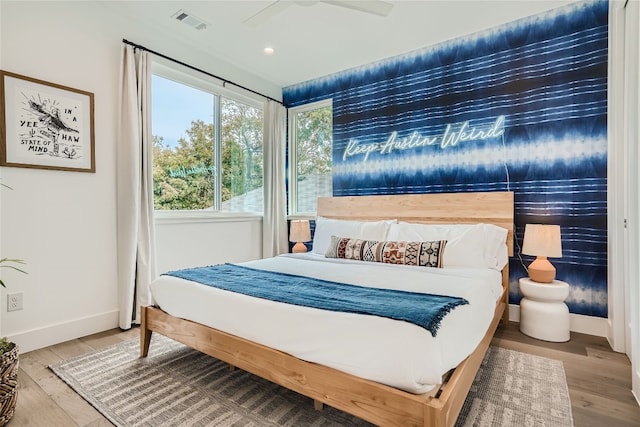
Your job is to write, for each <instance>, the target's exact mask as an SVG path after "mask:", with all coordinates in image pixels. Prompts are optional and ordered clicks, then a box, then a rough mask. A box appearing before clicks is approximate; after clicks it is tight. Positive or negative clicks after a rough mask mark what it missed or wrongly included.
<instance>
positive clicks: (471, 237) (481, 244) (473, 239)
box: [387, 222, 509, 270]
mask: <svg viewBox="0 0 640 427" xmlns="http://www.w3.org/2000/svg"><path fill="white" fill-rule="evenodd" d="M387 238H388V239H389V240H405V241H433V240H446V241H447V245H446V246H445V249H444V254H443V258H442V265H443V267H480V268H492V269H495V270H502V268H503V267H504V266H505V265H506V264H507V262H508V261H509V255H508V252H507V245H506V239H507V230H506V229H505V228H502V227H498V226H497V225H493V224H415V223H409V222H399V223H397V224H392V225H391V226H390V228H389V233H388V237H387Z"/></svg>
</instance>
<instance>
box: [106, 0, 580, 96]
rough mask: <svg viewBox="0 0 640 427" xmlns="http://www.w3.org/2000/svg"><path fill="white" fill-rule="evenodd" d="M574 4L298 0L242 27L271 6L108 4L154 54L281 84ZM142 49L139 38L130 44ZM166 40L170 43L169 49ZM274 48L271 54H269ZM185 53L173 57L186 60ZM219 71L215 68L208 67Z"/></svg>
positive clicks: (259, 3) (567, 0) (505, 0)
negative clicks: (378, 4) (381, 9)
mask: <svg viewBox="0 0 640 427" xmlns="http://www.w3.org/2000/svg"><path fill="white" fill-rule="evenodd" d="M574 1H575V0H565V1H560V0H558V1H556V0H535V1H525V0H519V1H514V0H511V1H508V0H502V1H484V0H475V1H473V0H468V1H461V0H457V1H456V0H447V1H436V0H425V1H398V0H387V2H388V3H391V4H392V5H393V8H392V9H391V12H390V13H389V14H388V15H387V16H386V17H381V16H377V15H373V14H370V13H364V12H360V11H356V10H352V9H348V8H344V7H339V6H336V5H333V4H329V3H328V2H327V3H325V2H317V1H295V2H290V3H291V4H289V5H287V7H284V8H283V10H281V11H280V12H279V13H278V14H276V15H274V16H272V17H271V18H270V19H268V20H266V21H265V22H263V23H261V24H259V25H257V26H249V25H247V24H246V23H243V21H245V20H246V19H248V18H249V17H251V16H252V15H254V14H256V13H257V12H258V11H260V10H261V9H263V8H264V7H266V6H268V5H270V4H271V3H273V2H272V1H268V0H267V1H240V0H236V1H110V2H104V3H103V4H104V5H106V7H108V8H110V9H111V11H112V12H113V13H115V14H117V15H118V16H119V17H122V20H121V21H120V25H124V26H126V25H135V26H136V33H139V32H140V31H143V32H144V33H145V34H151V35H153V38H152V39H153V45H152V46H149V45H145V46H146V47H148V48H149V49H152V50H156V51H157V52H160V53H163V54H167V55H171V53H170V52H169V53H167V52H165V51H163V49H162V48H163V46H165V45H169V44H170V43H168V42H169V40H171V43H172V44H173V45H175V43H176V42H177V41H178V42H180V43H182V44H186V45H188V46H189V47H190V48H193V49H195V50H197V51H199V52H200V54H204V55H213V56H215V57H217V58H220V59H222V60H224V61H226V62H228V63H231V64H233V65H234V66H235V67H238V68H240V69H242V70H245V71H248V72H249V73H252V74H254V75H257V76H259V77H261V78H262V79H264V80H266V81H268V82H270V83H272V84H275V85H277V86H279V87H284V86H288V85H291V84H294V83H299V82H303V81H306V80H310V79H313V78H317V77H321V76H325V75H328V74H332V73H335V72H338V71H341V70H344V69H347V68H351V67H355V66H358V65H363V64H367V63H370V62H374V61H377V60H380V59H383V58H388V57H391V56H395V55H398V54H401V53H405V52H408V51H411V50H415V49H419V48H422V47H425V46H430V45H433V44H436V43H439V42H442V41H445V40H449V39H452V38H455V37H459V36H463V35H467V34H471V33H474V32H477V31H480V30H483V29H487V28H491V27H494V26H497V25H500V24H503V23H506V22H510V21H513V20H516V19H519V18H522V17H525V16H529V15H534V14H537V13H541V12H544V11H546V10H549V9H553V8H556V7H560V6H563V5H566V4H568V3H572V2H574ZM181 9H183V10H185V11H187V12H188V13H189V14H191V15H193V16H195V17H197V18H200V19H202V20H203V21H205V22H206V24H207V28H206V29H204V30H196V29H195V28H192V27H190V26H188V25H186V24H184V23H182V22H179V21H177V20H176V19H174V18H172V15H174V14H175V13H176V12H178V11H179V10H181ZM131 41H133V42H137V43H140V44H143V45H144V43H141V42H139V41H138V40H131ZM165 42H166V44H165ZM266 46H270V47H273V48H274V49H275V52H274V53H273V54H272V55H265V54H264V53H263V49H264V48H265V47H266ZM179 56H180V55H177V56H176V55H173V57H175V58H176V59H179V60H180V59H181V58H180V57H179ZM208 71H210V72H213V73H215V70H208Z"/></svg>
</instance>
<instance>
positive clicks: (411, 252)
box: [325, 236, 447, 268]
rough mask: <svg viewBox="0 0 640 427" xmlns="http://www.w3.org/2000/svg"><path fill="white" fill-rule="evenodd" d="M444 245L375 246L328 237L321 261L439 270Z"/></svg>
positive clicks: (372, 242)
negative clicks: (346, 261) (371, 263)
mask: <svg viewBox="0 0 640 427" xmlns="http://www.w3.org/2000/svg"><path fill="white" fill-rule="evenodd" d="M446 244H447V241H446V240H436V241H433V242H393V241H386V242H379V241H377V240H361V239H352V238H349V237H337V236H331V242H330V243H329V247H328V248H327V252H326V253H325V257H327V258H344V259H353V260H358V261H371V262H385V263H387V264H404V265H417V266H422V267H436V268H442V254H443V253H444V247H445V246H446Z"/></svg>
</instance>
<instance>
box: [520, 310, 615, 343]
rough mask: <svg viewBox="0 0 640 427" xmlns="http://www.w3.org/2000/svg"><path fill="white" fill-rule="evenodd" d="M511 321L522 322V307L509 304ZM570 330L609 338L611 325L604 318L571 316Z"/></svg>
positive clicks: (580, 315)
mask: <svg viewBox="0 0 640 427" xmlns="http://www.w3.org/2000/svg"><path fill="white" fill-rule="evenodd" d="M509 320H511V321H512V322H520V306H519V305H515V304H509ZM569 329H571V331H572V332H578V333H581V334H588V335H595V336H597V337H605V338H606V337H607V334H608V329H609V323H608V320H607V319H606V318H604V317H593V316H585V315H582V314H573V313H570V314H569Z"/></svg>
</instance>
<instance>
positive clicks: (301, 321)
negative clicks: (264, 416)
mask: <svg viewBox="0 0 640 427" xmlns="http://www.w3.org/2000/svg"><path fill="white" fill-rule="evenodd" d="M242 265H246V266H250V267H254V268H260V269H263V270H270V271H280V272H285V273H290V274H298V275H303V276H313V277H318V278H321V279H325V280H332V281H336V282H342V283H350V284H354V285H362V286H371V287H380V288H389V289H401V290H406V291H413V292H424V293H431V294H439V295H451V296H458V297H462V298H465V299H467V300H468V301H469V304H468V305H463V306H458V307H456V308H455V309H454V310H452V311H451V312H450V313H449V314H448V315H447V316H446V317H445V318H444V320H443V321H442V324H441V326H440V330H439V331H438V333H437V335H436V337H432V336H431V333H430V332H429V331H427V330H426V329H423V328H421V327H419V326H416V325H413V324H411V323H407V322H403V321H397V320H392V319H387V318H382V317H377V316H368V315H359V314H351V313H338V312H332V311H326V310H320V309H315V308H308V307H300V306H294V305H289V304H284V303H279V302H272V301H267V300H264V299H259V298H254V297H250V296H246V295H241V294H236V293H233V292H228V291H224V290H220V289H216V288H213V287H209V286H205V285H202V284H199V283H196V282H192V281H189V280H184V279H179V278H176V277H173V276H161V277H160V278H159V279H157V280H156V281H154V282H153V283H152V284H151V292H152V295H153V298H154V300H155V303H156V304H157V305H158V306H159V307H160V308H161V309H163V310H164V311H166V312H167V313H169V314H171V315H172V316H175V317H180V318H184V319H189V320H192V321H195V322H198V323H201V324H204V325H208V326H211V327H213V328H216V329H219V330H222V331H225V332H228V333H230V334H232V335H236V336H239V337H242V338H246V339H248V340H251V341H254V342H257V343H260V344H263V345H266V346H269V347H272V348H275V349H278V350H281V351H284V352H286V353H289V354H291V355H293V356H296V357H298V358H300V359H303V360H307V361H310V362H316V363H320V364H322V365H326V366H330V367H333V368H335V369H338V370H341V371H344V372H348V373H350V374H353V375H357V376H359V377H363V378H367V379H370V380H373V381H377V382H380V383H383V384H387V385H390V386H392V387H396V388H399V389H403V390H406V391H409V392H412V393H424V392H427V391H429V390H431V389H432V388H433V387H434V386H436V385H437V384H440V382H441V380H442V375H443V374H445V373H446V372H447V371H448V370H449V369H451V368H454V367H455V366H457V365H458V364H459V363H460V362H461V361H462V360H464V359H465V358H466V357H467V356H468V355H469V354H470V353H471V352H472V351H473V350H474V349H475V347H476V346H477V345H478V343H479V342H480V340H481V339H482V337H483V336H484V334H485V333H486V330H487V328H488V326H489V323H490V322H491V319H492V317H493V313H494V308H495V303H496V300H497V299H498V298H499V296H500V293H501V291H502V288H501V273H500V272H498V271H496V270H491V269H486V270H482V269H480V270H479V269H470V268H455V269H452V268H446V269H435V268H425V267H408V266H398V265H389V264H382V263H372V262H362V261H350V260H343V259H339V260H338V259H329V258H324V257H322V256H319V255H315V254H286V255H281V256H278V257H274V258H268V259H263V260H258V261H250V262H246V263H243V264H242Z"/></svg>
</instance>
